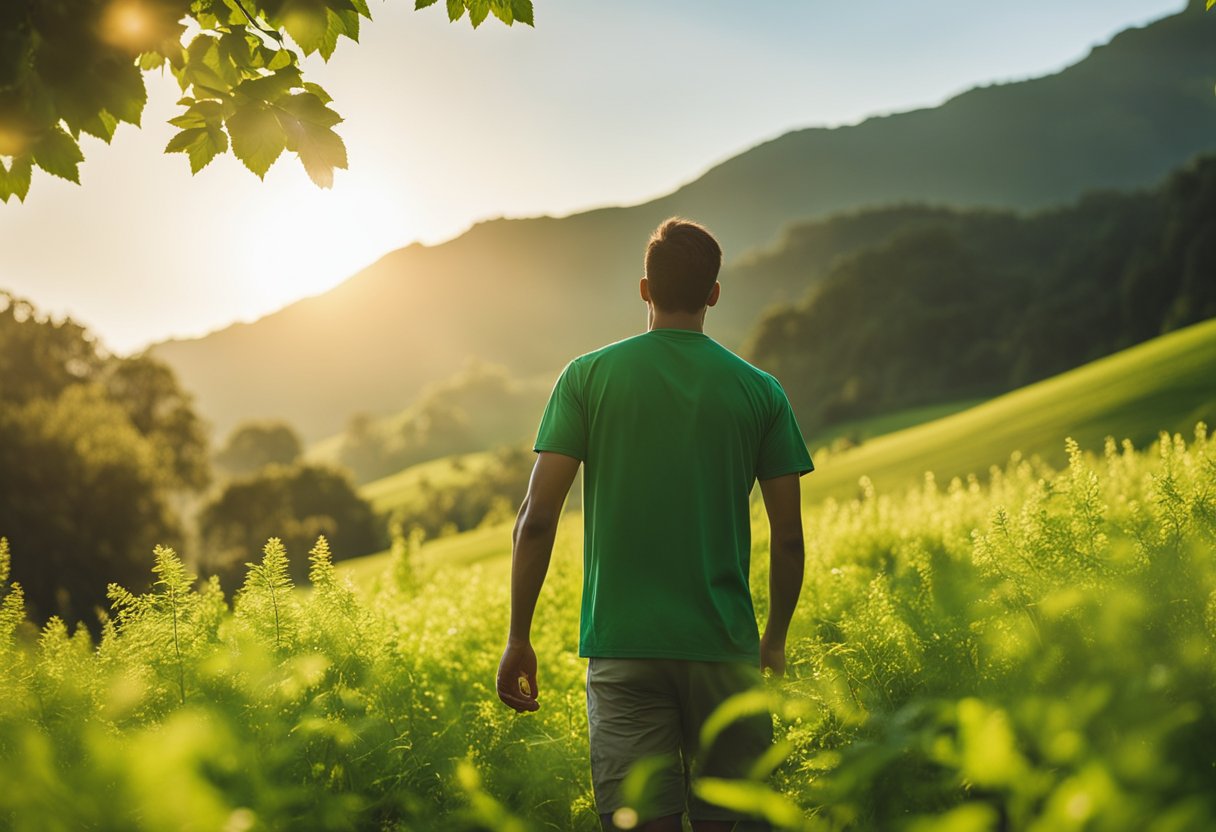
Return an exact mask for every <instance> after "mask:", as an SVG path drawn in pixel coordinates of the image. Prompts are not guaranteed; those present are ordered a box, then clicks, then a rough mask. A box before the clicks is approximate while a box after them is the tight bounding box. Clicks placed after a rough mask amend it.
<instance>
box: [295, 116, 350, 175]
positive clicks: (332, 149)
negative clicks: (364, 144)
mask: <svg viewBox="0 0 1216 832" xmlns="http://www.w3.org/2000/svg"><path fill="white" fill-rule="evenodd" d="M300 125H301V128H302V130H301V131H300V135H299V138H298V139H297V141H296V152H297V153H298V154H299V156H300V161H301V162H302V163H303V164H304V170H305V171H307V172H308V176H309V178H310V179H312V181H313V182H315V183H316V184H317V186H318V187H321V188H331V187H333V184H334V168H342V169H343V170H346V145H345V144H344V143H343V142H342V137H341V136H339V135H338V134H337V133H335V132H334V131H333V130H330V129H329V128H328V127H321V126H320V125H316V124H310V123H308V122H300Z"/></svg>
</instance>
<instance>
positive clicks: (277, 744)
mask: <svg viewBox="0 0 1216 832" xmlns="http://www.w3.org/2000/svg"><path fill="white" fill-rule="evenodd" d="M812 476H813V475H812ZM1213 483H1216V447H1214V446H1213V444H1212V441H1211V440H1210V439H1209V437H1208V436H1207V433H1206V429H1205V428H1203V427H1202V426H1201V427H1200V428H1198V429H1197V431H1196V436H1195V440H1194V442H1193V443H1191V444H1190V445H1189V446H1188V445H1187V443H1186V442H1184V440H1183V439H1182V438H1181V437H1180V436H1175V437H1170V436H1163V437H1162V439H1161V441H1160V443H1159V444H1158V445H1156V446H1154V447H1152V448H1151V449H1148V450H1147V451H1144V452H1136V451H1134V450H1133V449H1132V448H1130V446H1127V445H1124V446H1123V447H1120V446H1118V445H1117V444H1116V443H1114V442H1113V441H1112V442H1109V443H1108V444H1107V447H1106V451H1105V454H1104V455H1102V456H1100V457H1099V458H1097V459H1093V458H1086V457H1085V456H1083V455H1082V454H1081V453H1080V452H1079V451H1077V449H1076V448H1075V446H1070V464H1069V465H1068V467H1067V469H1065V470H1064V471H1061V472H1059V473H1053V472H1051V471H1049V470H1047V469H1045V468H1044V467H1043V466H1042V465H1041V464H1039V463H1037V462H1036V461H1033V460H1025V459H1022V458H1020V457H1019V456H1017V455H1015V456H1014V457H1013V458H1012V459H1011V461H1010V463H1009V464H1008V466H1007V467H1006V468H1005V469H1003V470H1000V469H994V470H993V471H992V472H991V477H990V484H989V485H987V486H981V485H980V484H979V483H978V481H976V480H975V479H974V478H972V479H969V480H968V481H966V482H961V481H957V480H956V481H954V482H952V483H950V484H949V485H948V486H947V487H939V486H938V485H937V484H936V483H934V482H933V481H931V480H930V481H927V482H926V483H925V484H924V486H923V487H921V488H917V489H914V490H912V491H909V492H908V493H906V494H902V495H890V494H883V495H878V494H874V493H873V492H872V490H871V491H869V492H867V493H866V494H865V495H864V496H863V497H862V498H861V499H858V500H854V501H851V502H847V503H838V502H834V501H829V502H827V503H825V504H823V505H821V506H819V507H817V508H815V509H813V510H812V511H811V512H810V515H809V516H808V518H807V528H808V530H809V534H808V543H809V550H808V569H807V578H806V586H805V589H804V600H803V605H802V606H801V608H800V612H799V614H798V616H797V617H796V619H795V629H794V632H793V633H792V639H791V646H790V665H789V676H788V678H787V680H786V681H785V682H784V683H783V684H782V685H780V686H779V687H775V688H774V689H773V691H771V694H772V696H773V697H774V698H773V700H772V702H771V703H770V704H772V705H774V708H775V712H776V715H777V716H776V719H777V722H776V724H777V729H778V731H777V733H778V736H779V738H780V739H781V744H780V746H779V749H780V751H779V754H780V755H781V757H782V758H783V759H779V758H777V757H774V758H773V759H771V760H769V763H771V764H774V765H777V768H776V770H775V772H774V773H773V774H772V775H771V777H769V778H765V780H766V781H767V785H766V784H765V782H763V781H757V782H754V783H751V784H748V783H724V782H704V783H701V784H700V785H699V786H698V788H699V789H700V790H701V791H702V792H703V793H704V794H706V795H707V796H709V797H712V798H713V799H715V800H718V801H721V802H725V803H730V804H734V805H742V806H750V807H752V808H755V809H758V810H760V811H762V812H764V813H766V814H768V815H769V816H770V817H771V818H772V819H774V820H775V821H776V822H777V823H778V824H779V825H780V826H782V827H784V828H789V829H803V830H838V829H840V830H843V829H875V830H911V832H917V831H918V830H927V829H948V830H960V831H961V830H976V832H979V830H996V829H1027V830H1028V829H1044V830H1046V829H1053V830H1056V829H1082V828H1093V829H1103V830H1129V832H1130V830H1143V829H1147V828H1157V829H1200V828H1208V827H1210V826H1211V825H1213V824H1214V823H1216V794H1213V792H1212V791H1211V789H1210V772H1211V767H1212V765H1213V763H1214V762H1216V758H1214V757H1213V751H1212V749H1213V747H1216V678H1214V677H1216V670H1214V668H1216V663H1214V662H1213V650H1214V648H1216V557H1214V555H1216V487H1214V485H1213ZM760 516H761V514H760V510H759V506H757V514H756V517H757V520H759V518H760ZM567 522H569V521H567ZM568 531H569V530H568ZM576 540H577V537H576V536H575V535H572V534H568V533H567V534H564V535H563V536H562V537H561V538H559V547H558V551H557V553H556V555H555V559H554V566H553V569H554V574H553V575H552V577H551V581H552V583H551V584H550V585H549V587H548V588H547V589H546V591H545V593H544V594H543V595H542V598H541V606H540V611H539V616H540V617H539V618H538V621H539V622H543V623H542V624H541V626H538V627H537V628H536V636H535V641H536V647H537V652H538V654H539V656H540V660H541V666H540V675H539V677H538V681H539V684H540V701H541V703H542V708H541V710H540V712H539V713H537V714H536V715H532V716H526V717H524V716H519V715H516V714H514V713H513V712H510V711H508V710H507V709H505V708H503V707H502V706H501V705H499V704H498V703H497V702H496V701H495V699H494V694H493V689H492V679H493V678H494V668H495V666H496V662H497V659H498V653H499V650H500V648H501V643H502V635H503V632H505V626H506V615H507V587H506V581H505V578H506V571H505V568H506V566H505V562H504V561H503V560H502V559H497V560H494V561H490V562H487V563H486V564H485V565H479V566H475V567H473V568H471V569H470V568H468V567H465V568H463V569H460V570H459V571H458V569H457V567H455V566H446V565H444V564H443V563H439V562H434V561H429V560H426V559H419V558H418V556H417V555H416V554H410V549H409V547H406V546H402V547H397V548H396V554H395V555H394V556H393V558H392V559H391V560H390V562H389V563H388V566H387V567H386V569H385V572H384V574H383V576H382V577H381V578H380V579H378V580H377V581H376V582H375V584H374V586H371V587H369V588H367V591H366V592H365V593H357V592H355V591H353V590H352V589H351V588H350V587H348V586H347V585H346V584H345V583H344V582H343V581H342V580H340V579H339V578H338V577H336V575H335V572H334V569H333V566H332V563H331V559H330V555H329V551H328V547H327V546H326V545H325V543H324V541H322V542H320V543H318V544H317V546H316V547H315V548H314V549H313V552H312V553H311V555H310V559H309V563H310V579H311V581H312V584H313V590H312V591H311V592H310V593H307V594H301V593H298V592H293V591H291V586H292V581H291V578H290V575H289V570H288V565H287V563H288V558H287V553H285V552H284V550H283V548H282V545H281V544H280V543H279V541H277V540H272V541H270V543H268V544H267V546H266V547H265V556H264V557H263V559H262V560H261V562H260V563H258V564H257V565H256V567H254V568H251V569H250V571H249V573H248V575H247V576H246V579H245V582H244V585H243V587H242V588H241V589H240V591H239V592H238V593H237V594H236V596H235V598H234V600H233V604H232V608H231V610H229V609H228V604H227V602H226V601H225V599H224V596H223V594H222V592H221V591H220V589H219V587H218V585H217V584H216V582H215V581H210V582H208V583H205V584H203V585H202V586H201V587H200V586H196V585H195V584H194V583H193V582H192V579H191V577H190V576H189V575H187V574H185V572H184V570H183V569H182V567H181V564H180V563H179V562H178V561H177V559H176V557H175V556H174V555H173V553H172V552H171V551H169V550H164V549H161V550H158V551H157V553H156V575H157V584H156V586H155V587H154V588H153V590H152V591H151V592H150V593H147V594H143V595H134V594H131V593H129V592H127V591H126V590H124V589H121V588H120V587H117V586H116V587H113V588H112V589H111V598H112V599H113V601H114V606H115V616H114V618H113V619H112V620H111V621H110V622H109V623H108V624H107V625H106V627H105V629H104V632H103V635H102V639H101V643H100V644H99V645H98V646H96V647H94V646H93V645H92V644H91V643H90V641H89V639H88V637H87V636H84V635H81V634H80V633H79V632H78V633H77V634H75V635H73V634H71V633H70V632H69V630H68V628H67V627H66V626H65V625H64V623H63V622H62V621H60V620H58V619H55V620H52V621H51V622H50V623H49V624H48V625H47V626H46V627H45V628H43V630H42V631H41V633H37V632H35V631H34V630H33V629H32V628H31V627H29V625H23V624H19V623H18V622H19V621H20V617H21V615H20V603H21V601H20V589H19V588H17V587H14V586H9V587H8V588H7V594H6V595H5V596H4V600H2V601H0V652H2V653H3V659H4V661H5V663H6V665H7V667H8V668H9V670H8V672H7V673H6V674H5V677H4V680H3V683H2V684H0V778H2V779H3V781H4V782H5V784H6V788H5V789H3V790H0V824H2V825H5V826H6V827H9V828H12V829H14V830H17V831H18V832H24V830H35V829H37V830H39V832H41V830H46V829H72V828H79V827H82V826H89V827H90V828H95V829H102V830H104V829H115V830H117V829H123V830H133V829H143V830H161V829H166V830H167V829H182V828H198V829H204V828H205V829H219V828H228V829H270V828H283V827H286V826H291V825H293V824H300V823H303V822H307V824H308V825H309V827H310V828H315V829H351V828H360V829H364V828H366V829H401V830H405V829H418V828H445V829H462V828H465V829H473V828H476V829H501V830H507V829H542V828H549V829H584V830H592V829H596V828H598V826H597V820H596V817H595V815H594V810H593V807H592V802H591V797H590V790H589V782H588V775H587V772H586V753H587V748H586V739H585V736H586V721H585V711H584V707H585V704H584V699H583V690H582V681H583V680H582V675H583V672H584V663H583V662H582V661H580V660H579V659H578V658H577V657H576V655H575V649H574V648H575V633H576V631H577V626H576V624H577V608H578V607H577V602H578V594H577V589H578V581H579V578H580V572H579V565H578V558H577V548H576V545H575V541H576ZM766 547H767V541H766V540H765V539H764V535H763V532H762V531H761V530H760V529H759V528H758V529H757V535H756V540H755V548H756V552H757V557H755V558H754V573H753V585H754V586H755V587H756V588H757V590H758V596H759V602H758V609H757V612H758V614H759V615H760V616H763V615H764V614H765V601H764V597H763V587H764V586H765V585H766V581H765V577H766V576H765V568H764V563H765V561H766V560H767V558H766V557H765V556H764V555H763V554H762V553H763V552H764V550H765V549H766ZM292 554H295V553H294V552H293V553H292ZM297 556H298V555H297ZM16 557H17V559H18V560H20V558H21V557H23V554H22V553H21V552H20V551H17V553H16ZM410 558H413V560H412V562H406V560H407V559H410ZM7 560H8V558H7V551H3V554H0V592H4V591H5V590H4V589H3V587H4V580H5V579H6V578H7V575H5V574H2V573H4V572H6V571H7V570H6V567H7ZM14 630H16V633H15V634H14ZM762 700H763V697H761V698H760V700H757V699H754V698H753V699H749V700H744V701H737V702H735V703H734V705H733V707H732V709H733V710H734V711H735V712H746V711H748V710H749V709H752V708H755V707H757V706H759V705H761V704H763V701H762ZM727 716H728V715H727V714H723V715H722V718H726V717H727ZM719 721H720V720H719ZM707 730H710V731H711V732H712V730H713V727H712V726H711V727H710V728H707ZM778 764H779V765H778ZM758 774H763V772H762V771H761V772H758ZM640 779H643V780H644V778H640ZM635 785H636V784H635ZM641 785H642V786H644V783H642V784H641ZM634 791H635V793H636V794H637V795H639V796H640V799H642V798H644V794H645V789H644V787H642V788H636V789H634ZM63 795H71V799H62V797H61V796H63Z"/></svg>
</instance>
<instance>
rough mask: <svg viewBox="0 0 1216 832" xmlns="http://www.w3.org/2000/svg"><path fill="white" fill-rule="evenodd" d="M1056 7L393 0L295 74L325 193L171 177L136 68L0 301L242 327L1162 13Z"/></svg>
mask: <svg viewBox="0 0 1216 832" xmlns="http://www.w3.org/2000/svg"><path fill="white" fill-rule="evenodd" d="M816 5H818V4H816ZM1060 5H1061V4H1058V3H1051V2H1048V0H1033V2H1027V3H1022V4H1017V5H1009V6H1001V5H995V4H982V5H981V4H973V3H965V2H962V0H935V2H931V3H926V4H921V5H920V7H919V8H916V9H914V8H911V7H910V6H908V5H904V4H896V3H886V4H884V6H885V8H884V9H883V10H882V11H881V13H878V12H876V11H875V9H874V7H873V6H870V7H865V8H863V7H860V6H856V5H853V6H845V5H843V4H834V5H832V6H828V7H820V8H815V7H813V6H812V4H804V5H799V6H798V7H797V8H790V7H788V6H785V5H781V6H777V5H776V4H773V5H760V4H752V5H749V6H747V7H746V8H744V7H740V6H738V5H736V4H726V3H719V4H705V3H694V2H693V0H680V2H671V3H665V4H663V5H662V6H661V7H660V6H656V5H655V4H649V3H643V0H628V2H621V3H615V4H606V3H600V4H592V3H590V2H586V0H536V20H537V26H536V29H535V30H531V29H527V28H526V27H519V26H517V27H513V28H511V29H507V28H506V27H503V26H501V25H500V24H498V23H497V22H496V21H494V20H492V19H491V20H489V21H487V22H486V23H485V24H484V25H483V26H482V28H481V29H479V30H478V31H476V32H473V31H471V30H470V29H469V27H468V25H467V22H461V23H458V24H455V25H452V24H448V23H447V22H446V18H445V17H444V16H443V14H442V12H441V10H439V9H428V10H426V11H423V12H413V11H412V4H411V3H409V2H406V0H393V1H392V2H389V3H385V4H384V5H383V6H376V7H373V14H374V15H375V20H374V21H373V22H371V23H368V24H366V26H365V29H364V34H363V38H362V43H360V44H353V43H349V42H345V41H344V42H343V43H342V44H341V45H340V46H339V49H338V51H337V53H336V54H335V56H334V58H333V60H332V61H331V63H330V64H328V65H325V64H322V63H321V62H320V61H319V60H313V61H311V62H310V71H311V79H312V80H315V81H318V82H320V83H322V84H323V85H324V86H325V87H326V88H327V89H328V90H329V92H330V93H331V94H332V95H333V96H334V98H335V107H336V108H337V109H338V111H339V112H340V113H341V114H342V115H343V116H344V117H345V119H346V121H345V123H344V124H342V125H341V126H340V127H339V132H341V134H342V135H343V138H344V139H345V140H346V144H347V147H348V150H349V153H350V163H351V169H350V170H349V171H339V172H338V174H337V179H336V183H335V187H334V189H333V190H332V191H322V190H319V189H317V188H315V187H314V186H313V185H312V184H311V182H309V180H308V178H307V176H306V175H305V173H304V171H303V169H302V168H301V167H300V165H299V163H298V161H297V160H296V159H295V158H294V156H292V155H291V154H284V157H283V158H282V159H280V161H279V162H277V163H276V164H275V166H274V167H273V168H272V169H271V171H270V173H269V174H268V175H267V177H266V181H265V182H259V181H258V179H257V178H256V177H255V176H253V175H252V174H251V173H249V172H248V171H247V170H245V169H244V168H243V167H242V166H241V164H240V163H239V162H238V161H237V160H236V159H235V158H233V157H232V156H231V155H227V156H224V157H221V158H220V159H217V160H216V161H215V162H213V163H212V164H211V165H210V166H209V167H208V168H206V169H205V170H204V171H202V172H201V173H200V174H198V175H197V176H195V177H191V176H190V173H189V167H188V165H187V163H186V160H185V158H184V157H183V156H181V155H180V154H175V155H171V156H166V155H164V154H162V153H161V150H162V148H163V147H164V145H165V143H166V142H167V141H168V139H169V137H170V136H171V135H172V134H173V132H174V128H172V127H170V126H168V125H167V124H165V120H166V118H168V117H169V116H170V115H172V114H173V106H172V105H173V101H174V100H176V98H177V95H178V93H177V88H176V85H175V84H174V83H173V82H172V80H171V78H169V77H164V78H161V77H156V76H149V78H148V81H149V95H150V98H149V104H148V107H147V109H146V111H145V114H144V126H143V128H142V129H140V130H135V129H133V128H131V127H129V126H124V127H121V128H120V129H119V131H118V135H117V136H116V137H115V143H114V145H113V146H111V147H106V146H105V145H103V144H102V143H101V142H99V141H97V140H93V139H87V140H86V141H85V142H84V150H85V154H86V161H85V164H84V165H83V167H82V169H81V176H82V182H83V185H82V186H80V187H77V186H75V185H72V184H70V183H67V182H63V181H61V180H56V179H52V178H51V177H48V176H45V175H36V177H35V180H34V183H33V187H32V188H31V192H30V196H29V198H28V199H27V201H26V202H25V203H24V204H21V203H18V202H16V201H12V202H10V203H9V204H7V205H0V252H3V254H2V255H0V288H4V289H9V290H12V291H15V292H16V293H17V294H18V295H22V296H25V297H28V298H30V299H31V300H33V301H34V302H35V303H36V304H38V306H39V307H41V308H42V309H44V310H47V311H51V312H54V313H56V314H70V315H72V316H73V317H75V318H76V319H77V320H79V321H81V322H83V323H85V324H86V325H88V326H89V327H90V328H91V329H92V330H93V331H94V332H95V333H96V334H97V335H98V336H99V337H100V338H101V340H102V342H103V343H104V344H105V345H106V346H107V347H108V348H110V349H112V350H115V351H118V352H128V351H132V350H136V349H139V348H141V347H143V346H144V345H146V344H148V343H150V342H153V341H156V340H160V339H163V338H167V337H173V336H189V335H196V334H201V333H204V332H207V331H209V330H213V329H216V328H219V327H223V326H225V325H227V324H229V323H231V322H233V321H236V320H252V319H254V318H257V317H259V316H260V315H263V314H266V313H268V312H270V311H273V310H275V309H277V308H280V307H282V306H283V305H285V304H287V303H290V302H292V301H293V300H296V299H298V298H300V297H303V296H306V295H311V294H316V293H318V292H321V291H324V290H325V289H328V288H330V287H332V286H333V285H336V284H337V283H340V282H341V281H342V280H344V279H346V278H347V277H349V276H350V275H351V274H353V273H354V272H356V271H357V270H359V269H360V268H361V267H363V266H365V265H367V264H368V263H370V262H372V261H374V260H375V259H377V258H378V257H380V256H381V255H383V254H385V253H387V252H389V251H391V250H393V249H395V248H398V247H400V246H403V245H406V244H408V243H410V242H413V241H416V240H417V241H422V242H426V243H434V242H439V241H441V240H444V239H447V238H450V237H452V236H454V235H456V234H458V233H460V232H461V231H462V230H464V229H465V228H467V227H468V226H469V225H470V224H472V223H473V222H476V221H477V220H479V219H483V218H487V217H493V216H503V215H505V216H530V215H537V214H556V215H561V214H567V213H573V212H576V211H579V210H583V209H585V208H589V207H594V206H599V205H608V204H632V203H636V202H641V201H645V200H647V199H649V198H652V197H654V196H658V195H660V194H662V193H665V192H668V191H670V190H672V189H673V188H675V187H677V186H679V185H680V184H682V183H684V182H687V181H689V180H691V179H694V178H696V176H698V175H699V174H700V173H702V172H703V171H704V170H706V169H707V168H708V167H710V166H712V165H713V164H715V163H717V162H719V161H722V160H724V159H726V158H728V157H730V156H732V155H734V154H736V153H738V152H740V151H742V150H744V149H746V148H747V147H750V146H752V145H755V144H757V143H758V142H760V141H763V140H766V139H769V138H773V137H775V136H777V135H780V134H782V133H784V132H787V131H789V130H792V129H797V128H801V127H808V126H818V125H836V124H845V123H853V122H856V121H860V120H861V119H863V118H865V117H866V116H869V115H874V114H880V113H887V112H894V111H900V110H907V109H912V108H915V107H919V106H932V105H934V104H937V103H940V102H941V101H943V100H945V99H946V98H948V97H950V96H951V95H953V94H955V93H958V92H961V91H962V90H964V89H966V88H968V87H971V86H975V85H978V84H985V83H991V82H998V81H1006V80H1013V79H1019V78H1026V77H1032V76H1037V75H1043V74H1047V73H1050V72H1054V71H1056V70H1058V69H1060V68H1062V67H1064V66H1066V65H1067V64H1070V63H1073V62H1075V61H1076V60H1079V59H1080V58H1081V57H1083V56H1084V55H1085V54H1086V53H1087V52H1088V50H1089V49H1090V48H1091V47H1092V46H1093V45H1095V44H1098V43H1102V42H1105V41H1107V40H1108V39H1109V38H1110V37H1111V36H1112V35H1114V34H1115V33H1116V32H1118V31H1119V30H1121V29H1124V28H1127V27H1128V26H1133V25H1141V24H1143V23H1146V22H1148V21H1150V20H1153V19H1156V18H1159V17H1161V16H1163V15H1165V14H1170V13H1173V12H1176V11H1177V10H1179V9H1180V8H1182V6H1183V5H1184V3H1183V2H1182V1H1181V0H1168V2H1167V1H1166V0H1105V2H1099V0H1077V2H1074V3H1070V4H1068V8H1060ZM727 254H728V256H730V255H731V254H732V253H731V252H728V253H727ZM734 254H738V252H734Z"/></svg>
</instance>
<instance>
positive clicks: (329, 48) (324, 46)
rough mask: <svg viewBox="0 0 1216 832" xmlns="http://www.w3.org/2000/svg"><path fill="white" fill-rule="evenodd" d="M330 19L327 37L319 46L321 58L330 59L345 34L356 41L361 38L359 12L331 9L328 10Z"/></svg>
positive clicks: (326, 31)
mask: <svg viewBox="0 0 1216 832" xmlns="http://www.w3.org/2000/svg"><path fill="white" fill-rule="evenodd" d="M326 20H327V21H328V25H327V28H326V30H325V39H324V40H323V41H322V42H321V45H320V46H319V47H318V48H317V51H318V52H320V53H321V58H322V59H324V60H326V61H328V60H329V59H330V57H331V56H332V55H333V54H334V50H336V49H337V48H338V39H339V38H340V37H342V36H343V35H345V36H346V37H348V38H350V39H351V40H353V41H355V42H356V43H357V42H358V40H359V14H358V12H355V11H337V12H335V11H334V10H333V9H330V10H328V11H327V12H326Z"/></svg>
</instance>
